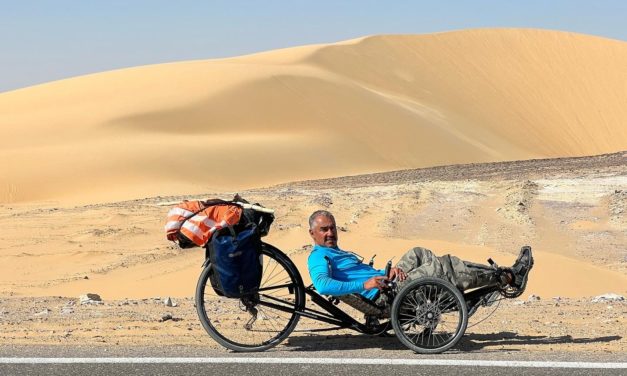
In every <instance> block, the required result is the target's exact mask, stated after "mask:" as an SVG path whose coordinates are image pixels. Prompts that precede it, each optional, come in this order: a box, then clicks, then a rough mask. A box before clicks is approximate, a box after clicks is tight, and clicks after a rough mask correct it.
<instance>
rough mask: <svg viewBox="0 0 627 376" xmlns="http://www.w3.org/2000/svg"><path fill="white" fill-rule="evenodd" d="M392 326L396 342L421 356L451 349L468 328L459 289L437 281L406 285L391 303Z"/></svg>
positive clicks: (426, 279) (421, 279)
mask: <svg viewBox="0 0 627 376" xmlns="http://www.w3.org/2000/svg"><path fill="white" fill-rule="evenodd" d="M391 321H392V326H393V327H394V333H395V334H396V336H397V337H398V339H399V340H400V341H401V342H402V343H403V344H404V345H405V346H407V347H408V348H410V349H411V350H413V351H415V352H417V353H421V354H437V353H441V352H444V351H446V350H448V349H450V348H451V347H453V346H455V344H456V343H457V341H459V340H460V338H461V337H462V336H463V335H464V332H465V331H466V326H467V325H468V310H467V308H466V302H465V301H464V298H463V296H462V294H461V293H460V292H459V290H458V289H457V288H456V287H455V286H453V285H452V284H450V283H449V282H448V281H445V280H443V279H440V278H430V277H428V278H418V279H416V280H414V281H411V282H409V283H407V284H406V285H405V286H403V288H402V289H401V290H400V291H399V293H398V295H397V296H396V297H395V299H394V302H393V303H392V312H391Z"/></svg>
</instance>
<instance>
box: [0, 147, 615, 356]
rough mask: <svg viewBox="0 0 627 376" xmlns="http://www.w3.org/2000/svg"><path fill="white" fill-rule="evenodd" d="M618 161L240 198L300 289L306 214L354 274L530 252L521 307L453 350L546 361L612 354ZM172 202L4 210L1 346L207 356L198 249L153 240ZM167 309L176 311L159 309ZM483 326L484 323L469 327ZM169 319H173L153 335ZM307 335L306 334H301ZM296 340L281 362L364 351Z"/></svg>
mask: <svg viewBox="0 0 627 376" xmlns="http://www.w3.org/2000/svg"><path fill="white" fill-rule="evenodd" d="M625 160H627V153H625V152H621V153H616V154H611V155H604V156H599V157H584V158H571V159H557V160H539V161H522V162H514V163H510V162H506V163H496V164H475V165H458V166H447V167H438V168H431V169H421V170H407V171H397V172H392V173H381V174H373V175H362V176H352V177H346V178H336V179H323V180H314V181H304V182H294V183H289V184H283V185H279V186H272V187H268V188H264V189H253V190H246V191H242V192H240V193H241V194H243V195H244V197H247V198H248V199H251V200H253V201H258V202H260V203H263V204H264V205H266V206H268V207H272V208H274V209H275V210H276V222H275V223H274V225H273V227H272V230H271V232H270V234H269V235H268V236H267V237H266V238H264V240H265V241H267V242H269V243H271V244H274V245H276V246H278V247H279V248H281V249H282V250H283V251H285V252H286V253H287V254H288V255H289V256H290V258H291V259H292V260H293V261H294V262H295V264H296V265H297V267H298V269H299V271H300V273H301V275H302V276H303V278H304V280H305V282H306V283H308V282H309V276H308V273H307V269H306V258H307V255H308V253H309V249H310V245H311V242H310V240H309V238H308V235H307V222H306V220H307V216H308V215H309V213H311V211H313V210H315V209H319V208H327V209H329V210H331V211H333V212H334V213H335V214H336V217H337V221H338V225H339V227H340V232H339V237H340V245H341V246H342V247H343V248H345V249H349V250H352V251H355V252H357V253H359V254H361V255H362V256H363V257H364V258H366V259H369V258H370V257H371V256H372V255H373V254H376V255H377V256H376V258H375V266H378V267H383V266H384V265H385V262H386V261H387V260H388V259H393V260H394V259H396V260H398V258H399V257H400V256H401V255H402V254H403V252H405V251H406V250H407V249H409V248H411V247H413V246H416V245H421V246H425V247H429V248H431V249H433V250H434V251H435V252H437V253H440V254H443V253H452V254H455V255H457V256H459V257H461V258H463V259H466V260H470V261H475V262H483V263H485V260H486V259H487V257H492V258H493V259H494V260H496V261H497V262H498V263H499V264H501V265H510V264H511V263H512V261H513V260H514V258H515V256H516V254H517V252H518V250H519V247H520V246H521V245H524V244H529V245H531V246H532V247H533V249H534V255H535V260H536V265H535V267H534V269H533V270H532V273H531V277H530V282H529V285H528V287H527V290H526V292H525V294H524V295H523V296H521V297H520V298H519V299H516V300H509V301H504V302H502V304H501V307H500V308H499V310H498V311H497V313H496V314H495V315H493V316H492V317H490V318H488V319H487V320H486V321H485V322H483V323H482V324H479V325H477V326H473V327H472V328H470V329H469V330H468V332H467V333H468V337H467V340H465V342H462V348H463V349H465V350H464V351H466V350H468V351H473V350H482V349H487V351H491V350H500V351H518V350H524V351H529V352H534V351H538V352H542V351H546V350H547V348H549V347H550V348H551V350H555V351H574V352H590V353H595V352H599V353H603V354H621V353H622V354H624V351H625V350H627V340H625V338H624V333H625V329H626V328H627V318H626V317H627V302H625V301H613V302H600V303H592V302H591V300H592V299H593V297H595V296H598V295H601V294H606V293H615V294H619V295H623V296H624V295H626V294H627V273H626V271H627V262H626V259H625V244H626V241H625V235H626V230H627V222H626V221H625V215H624V212H625V210H626V208H627V190H625V187H627V163H625ZM231 194H233V192H213V193H206V194H205V195H204V197H205V198H206V197H223V198H228V197H229V195H231ZM184 198H189V199H192V198H194V197H192V196H185V197H179V196H167V197H164V196H157V197H151V198H144V199H137V200H131V201H120V202H110V203H102V204H93V205H84V206H83V205H79V206H68V207H64V206H59V205H57V206H42V205H41V204H37V205H34V204H25V203H23V204H14V205H4V206H2V212H1V216H0V225H1V226H2V228H3V229H4V230H5V231H4V232H3V234H2V235H1V236H0V238H1V240H2V241H1V242H0V252H1V254H2V260H3V263H2V264H1V265H0V328H1V330H0V333H2V335H1V336H0V341H1V342H2V343H6V344H9V343H10V344H24V345H28V344H46V345H50V344H52V345H55V344H57V345H64V346H65V345H77V344H82V345H85V344H89V345H103V346H112V345H124V346H129V345H130V346H135V345H150V344H155V343H161V344H163V345H167V346H172V345H183V346H191V345H201V346H207V347H209V348H219V345H217V344H216V343H214V342H213V341H211V340H210V339H209V338H207V336H206V334H205V333H204V332H203V329H202V328H201V327H200V324H199V322H198V319H197V317H196V315H195V309H194V307H193V299H192V297H193V294H194V290H195V285H196V280H197V278H198V276H199V274H200V271H201V268H200V266H201V264H202V262H203V259H204V253H203V250H202V249H199V248H193V249H187V250H182V249H179V248H178V247H177V246H176V245H175V244H172V243H168V242H167V241H166V240H165V235H164V231H163V228H162V226H163V224H164V221H165V215H166V213H167V211H168V209H169V208H170V207H171V203H172V202H177V201H179V200H182V199H184ZM30 236H33V238H29V237H30ZM85 293H97V294H99V295H100V296H101V297H102V299H103V301H104V304H102V305H95V306H91V305H88V306H83V305H81V304H80V303H79V302H78V299H77V298H78V296H79V295H81V294H85ZM166 296H170V297H173V298H174V300H175V302H178V305H177V307H165V306H164V305H163V302H162V301H163V298H164V297H166ZM532 296H536V297H539V298H537V299H539V300H535V299H536V298H532ZM491 311H492V309H484V310H482V311H481V312H480V314H479V313H478V315H479V316H477V317H475V318H473V320H472V321H471V324H474V323H478V322H479V321H481V319H482V318H485V317H486V316H487V315H489V312H491ZM166 313H170V314H171V315H173V317H174V319H175V320H169V321H166V322H161V321H160V320H161V317H162V316H163V315H164V314H166ZM316 327H320V325H319V324H318V323H316V322H312V321H310V320H303V321H302V322H301V324H299V328H301V329H305V328H316ZM302 336H303V333H295V334H294V335H293V338H292V339H291V340H290V341H287V342H286V343H284V344H283V345H282V346H281V347H280V349H283V350H290V349H307V348H311V349H314V348H316V347H318V346H327V347H329V348H346V349H348V348H350V347H351V346H353V345H354V346H358V347H362V346H364V343H363V341H364V339H360V336H355V335H354V333H351V332H346V331H344V332H340V333H339V334H338V336H331V337H328V338H327V337H317V336H313V337H305V338H302ZM347 336H348V337H347ZM166 337H167V338H168V339H167V340H166V341H165V342H164V338H166ZM325 338H326V339H325ZM329 338H330V339H331V340H332V341H331V342H329V341H328V339H329ZM388 342H389V341H388ZM388 342H386V343H388ZM394 343H396V342H394ZM338 346H339V347H338ZM389 346H396V347H398V344H397V345H391V344H390V345H389ZM398 348H399V349H402V347H398Z"/></svg>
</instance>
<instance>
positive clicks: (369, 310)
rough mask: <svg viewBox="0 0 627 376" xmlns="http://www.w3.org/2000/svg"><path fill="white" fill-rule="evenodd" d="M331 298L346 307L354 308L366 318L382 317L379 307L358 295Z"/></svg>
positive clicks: (381, 310)
mask: <svg viewBox="0 0 627 376" xmlns="http://www.w3.org/2000/svg"><path fill="white" fill-rule="evenodd" d="M333 298H335V299H337V300H339V301H341V302H343V303H346V304H347V305H349V306H351V307H353V308H355V309H356V310H358V311H359V312H362V313H363V314H365V315H368V316H381V315H383V309H382V308H381V307H379V306H378V305H377V304H375V302H373V301H372V300H370V299H368V298H365V297H364V296H362V295H360V294H348V295H340V296H334V297H333Z"/></svg>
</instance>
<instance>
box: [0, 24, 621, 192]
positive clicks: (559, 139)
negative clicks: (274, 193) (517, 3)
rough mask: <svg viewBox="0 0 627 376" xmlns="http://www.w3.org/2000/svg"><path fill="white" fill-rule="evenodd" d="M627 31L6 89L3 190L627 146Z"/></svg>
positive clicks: (125, 187) (511, 35)
mask: <svg viewBox="0 0 627 376" xmlns="http://www.w3.org/2000/svg"><path fill="white" fill-rule="evenodd" d="M625 66H627V44H626V43H625V42H621V41H615V40H609V39H603V38H597V37H591V36H586V35H578V34H571V33H562V32H554V31H541V30H526V29H525V30H519V29H486V30H466V31H459V32H450V33H440V34H432V35H390V36H372V37H366V38H361V39H356V40H352V41H347V42H342V43H336V44H331V45H316V46H305V47H298V48H291V49H284V50H277V51H269V52H265V53H261V54H255V55H249V56H243V57H237V58H230V59H220V60H206V61H192V62H181V63H173V64H163V65H155V66H145V67H137V68H131V69H125V70H118V71H112V72H105V73H101V74H94V75H89V76H83V77H77V78H73V79H68V80H62V81H57V82H52V83H49V84H44V85H39V86H35V87H31V88H26V89H22V90H16V91H12V92H6V93H2V94H0V114H1V116H0V129H2V135H3V137H2V138H1V139H0V158H2V160H3V161H6V162H5V163H3V164H2V165H0V202H5V203H6V202H20V201H32V200H61V201H66V202H67V201H71V202H78V201H107V200H115V199H122V198H134V197H145V196H148V195H155V194H173V193H193V192H206V191H207V190H211V189H228V190H233V189H241V188H243V187H255V186H263V185H268V184H272V183H279V182H284V181H292V180H301V179H309V178H318V177H329V176H339V175H347V174H358V173H366V172H374V171H385V170H393V169H401V168H412V167H425V166H433V165H443V164H456V163H468V162H485V161H503V160H519V159H529V158H536V157H557V156H582V155H592V154H600V153H606V152H613V151H617V150H624V149H627V127H626V126H625V124H626V123H627V92H626V91H625V82H626V81H627V70H625Z"/></svg>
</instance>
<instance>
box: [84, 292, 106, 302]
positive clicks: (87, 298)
mask: <svg viewBox="0 0 627 376" xmlns="http://www.w3.org/2000/svg"><path fill="white" fill-rule="evenodd" d="M78 299H79V300H80V302H81V304H103V303H102V298H101V297H100V295H98V294H91V293H88V294H85V295H81V296H79V297H78Z"/></svg>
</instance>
